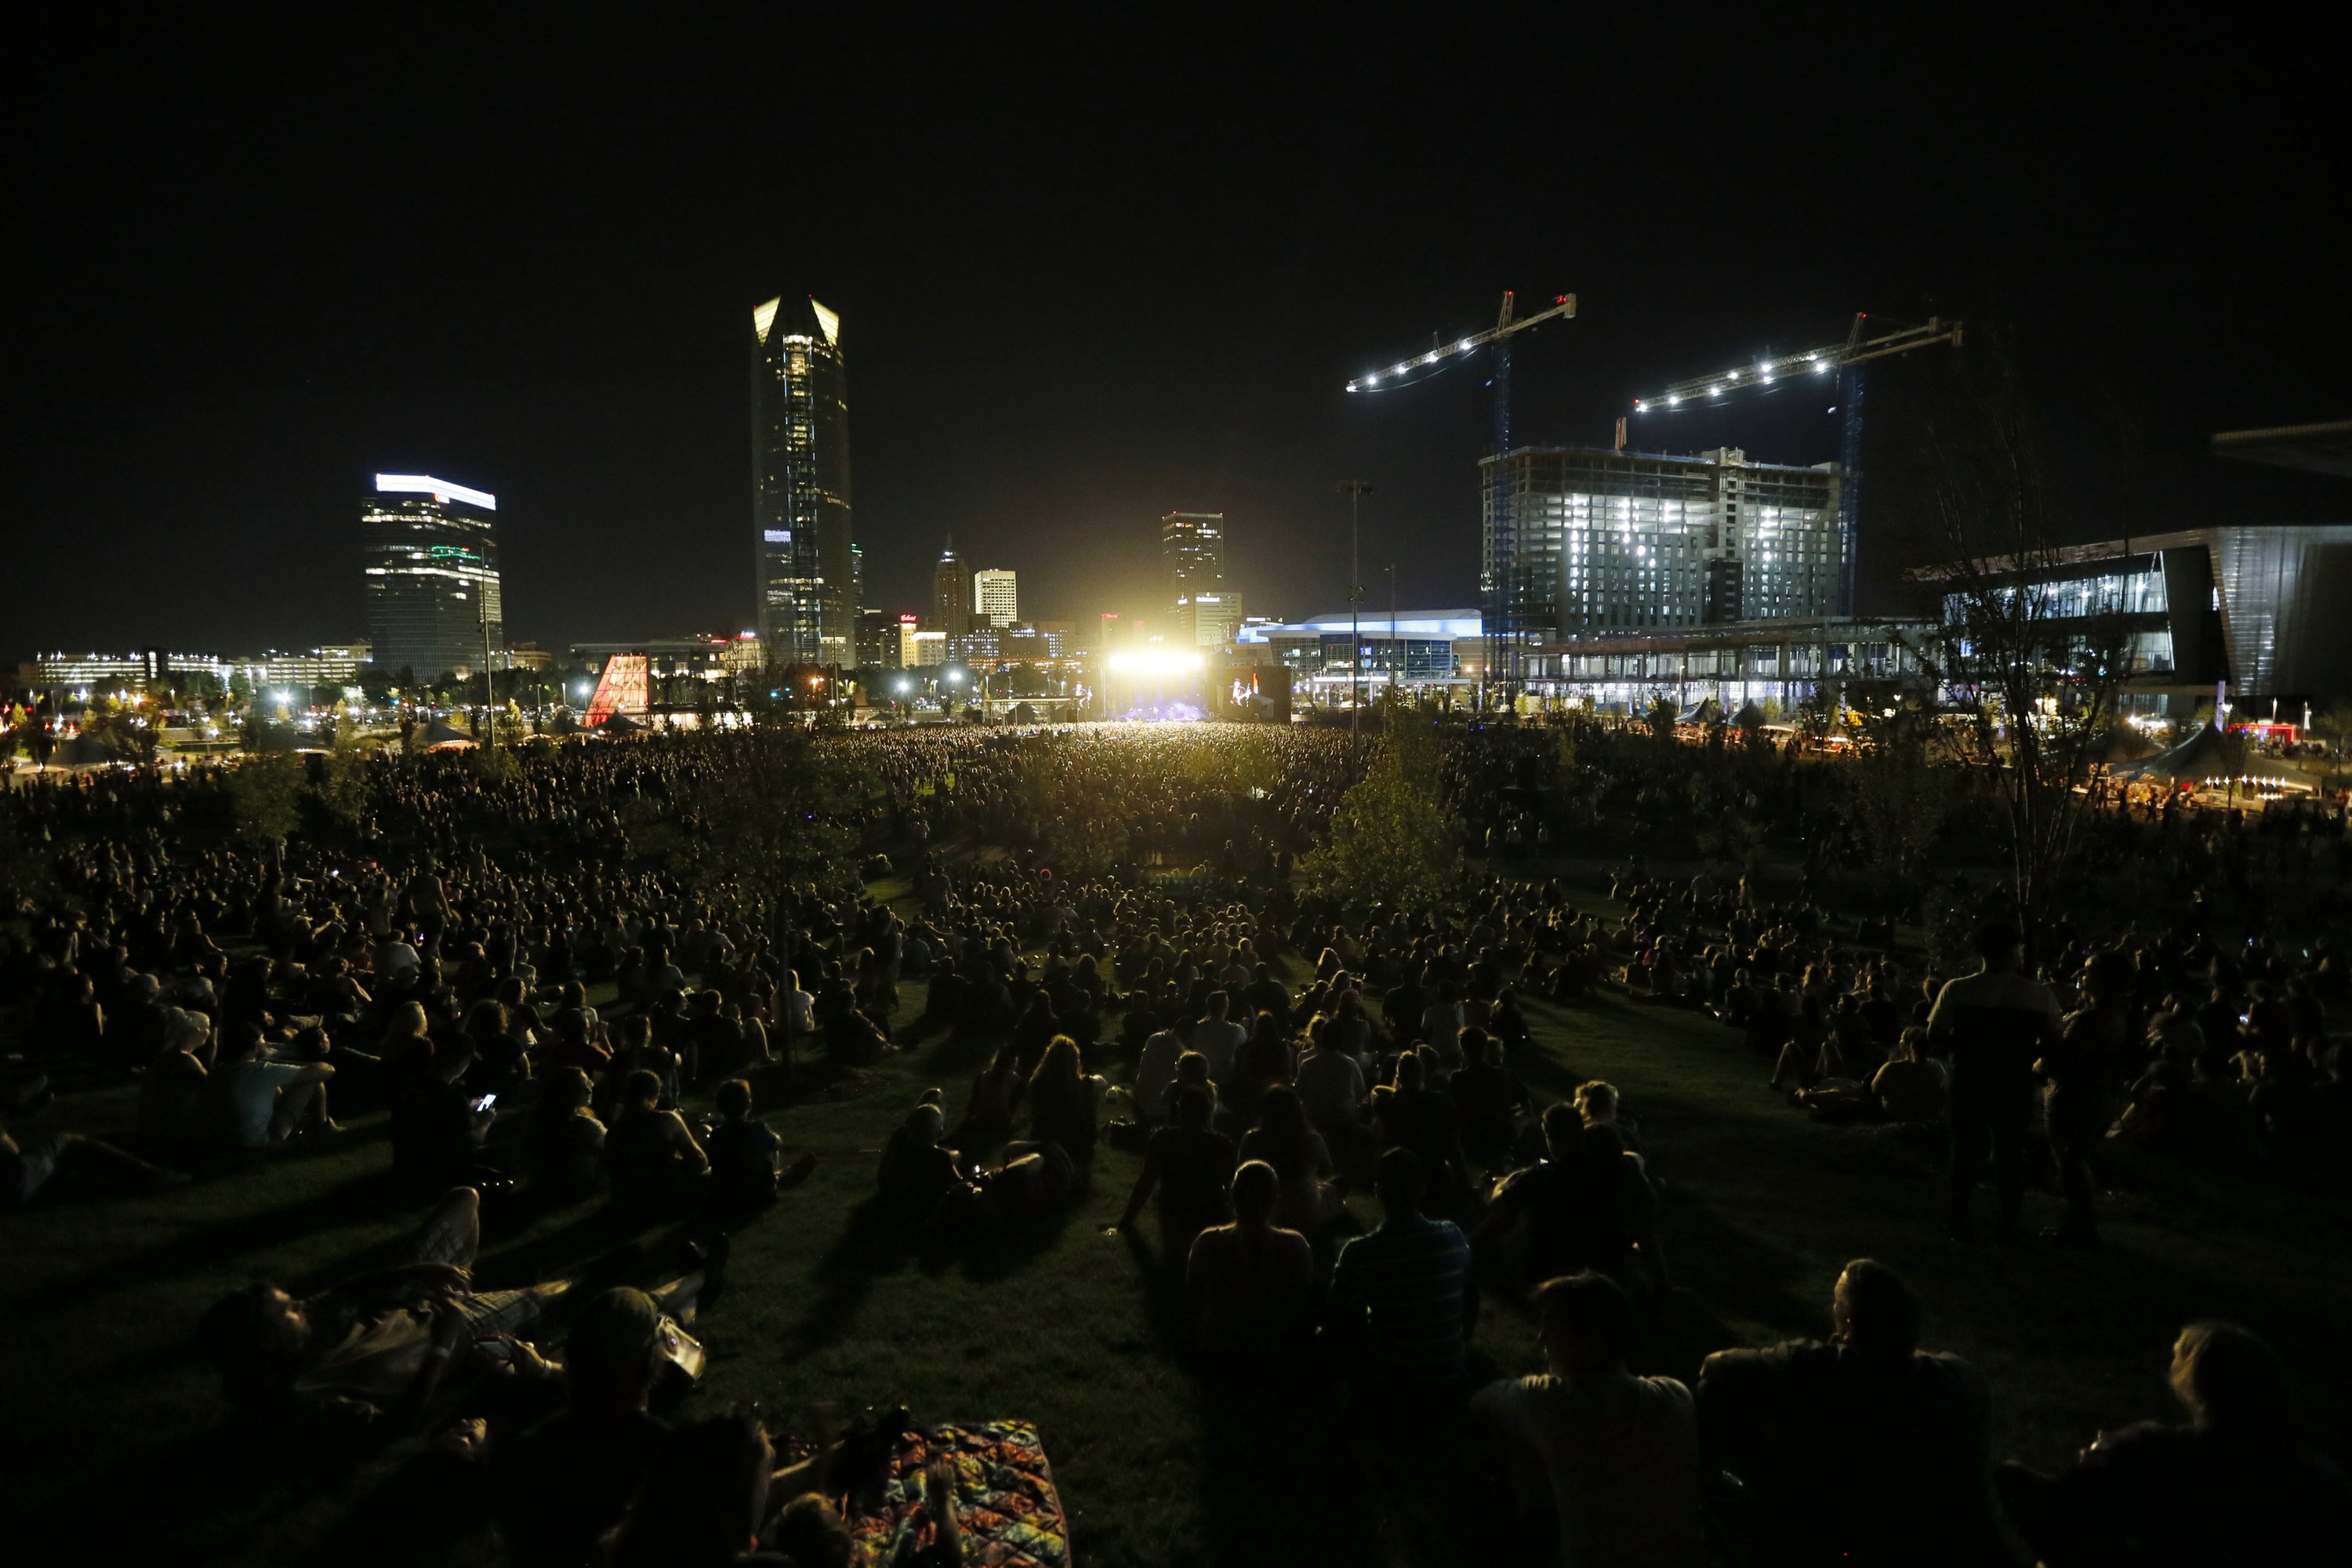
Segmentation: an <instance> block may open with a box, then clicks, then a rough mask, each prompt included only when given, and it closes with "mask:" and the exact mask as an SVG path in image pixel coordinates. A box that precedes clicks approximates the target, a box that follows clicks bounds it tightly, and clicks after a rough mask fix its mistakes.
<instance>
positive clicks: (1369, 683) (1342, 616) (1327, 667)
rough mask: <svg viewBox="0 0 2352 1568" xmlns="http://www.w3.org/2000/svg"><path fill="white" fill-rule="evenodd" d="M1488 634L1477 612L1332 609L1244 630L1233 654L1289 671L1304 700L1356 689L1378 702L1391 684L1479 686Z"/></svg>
mask: <svg viewBox="0 0 2352 1568" xmlns="http://www.w3.org/2000/svg"><path fill="white" fill-rule="evenodd" d="M1483 632H1484V627H1483V624H1482V622H1481V620H1480V617H1479V614H1478V612H1477V611H1476V610H1402V611H1398V612H1395V613H1393V614H1391V612H1389V611H1387V610H1385V609H1381V610H1369V611H1367V612H1365V613H1364V614H1362V615H1361V616H1353V617H1351V616H1349V613H1348V612H1347V611H1346V610H1334V611H1332V612H1330V613H1328V614H1327V615H1320V616H1308V617H1307V619H1305V620H1303V621H1296V622H1288V623H1283V624H1273V623H1265V622H1259V623H1254V624H1251V625H1248V626H1242V627H1240V628H1238V631H1237V633H1236V635H1235V637H1234V651H1235V652H1236V654H1238V655H1241V656H1244V657H1247V658H1251V659H1252V661H1253V662H1256V663H1261V664H1274V665H1279V666H1281V667H1282V668H1285V669H1286V670H1288V671H1290V673H1291V677H1292V687H1291V689H1292V690H1293V691H1295V692H1297V694H1298V695H1299V697H1300V698H1301V699H1302V700H1307V701H1311V702H1318V703H1326V702H1339V701H1342V700H1346V699H1347V698H1348V697H1349V695H1350V694H1351V693H1354V692H1358V691H1360V692H1361V693H1363V694H1364V696H1365V698H1366V700H1368V701H1369V700H1377V699H1378V698H1379V696H1380V694H1381V689H1382V688H1383V687H1387V686H1390V685H1396V686H1401V687H1413V688H1422V689H1426V688H1431V687H1444V686H1453V685H1460V684H1464V683H1471V684H1475V681H1476V679H1477V672H1478V670H1477V667H1478V659H1479V651H1480V647H1481V646H1482V638H1483ZM1351 649H1352V650H1353V651H1352V652H1351V651H1350V650H1351Z"/></svg>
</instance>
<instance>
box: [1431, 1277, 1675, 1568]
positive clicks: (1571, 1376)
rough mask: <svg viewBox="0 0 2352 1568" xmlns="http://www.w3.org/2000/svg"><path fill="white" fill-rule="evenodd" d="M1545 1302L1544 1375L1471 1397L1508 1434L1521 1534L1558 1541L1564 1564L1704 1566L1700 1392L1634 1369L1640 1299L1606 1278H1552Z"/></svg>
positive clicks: (1558, 1559) (1508, 1468)
mask: <svg viewBox="0 0 2352 1568" xmlns="http://www.w3.org/2000/svg"><path fill="white" fill-rule="evenodd" d="M1536 1306H1537V1310H1538V1314H1539V1315H1540V1320H1541V1327H1540V1328H1539V1329H1538V1331H1537V1332H1538V1337H1539V1338H1540V1339H1541V1341H1542V1342H1543V1349H1544V1371H1543V1372H1542V1373H1539V1374H1538V1375H1536V1376H1534V1377H1521V1378H1511V1379H1506V1380H1504V1381H1502V1382H1499V1383H1493V1384H1487V1385H1486V1387H1485V1388H1483V1389H1481V1390H1480V1391H1479V1392H1478V1393H1477V1394H1475V1395H1474V1396H1473V1397H1472V1399H1471V1401H1470V1413H1471V1416H1472V1418H1473V1420H1474V1421H1476V1422H1478V1423H1481V1424H1483V1425H1484V1426H1487V1427H1488V1428H1489V1429H1491V1430H1492V1431H1494V1432H1495V1433H1496V1435H1497V1436H1500V1438H1501V1439H1502V1443H1503V1450H1504V1456H1503V1457H1504V1468H1505V1472H1506V1474H1507V1476H1508V1478H1509V1480H1510V1489H1511V1495H1512V1498H1513V1500H1514V1502H1515V1504H1516V1508H1517V1514H1518V1516H1519V1527H1518V1532H1517V1533H1518V1534H1519V1536H1520V1537H1521V1539H1522V1540H1526V1541H1528V1542H1530V1544H1532V1543H1533V1542H1535V1541H1537V1540H1539V1539H1542V1538H1545V1537H1550V1538H1552V1539H1554V1540H1555V1541H1556V1542H1557V1545H1556V1546H1555V1548H1554V1550H1553V1551H1552V1552H1551V1553H1550V1558H1551V1561H1552V1562H1554V1563H1559V1564H1561V1565H1562V1568H1573V1565H1580V1564H1585V1563H1641V1564H1643V1565H1644V1568H1675V1565H1676V1564H1688V1565H1689V1568H1700V1565H1701V1564H1704V1563H1706V1562H1708V1561H1709V1559H1708V1555H1707V1550H1706V1530H1705V1525H1704V1521H1703V1514H1704V1510H1705V1506H1706V1494H1705V1492H1704V1490H1703V1489H1702V1486H1701V1482H1700V1469H1699V1445H1698V1425H1697V1421H1696V1417H1695V1416H1694V1415H1693V1413H1692V1403H1691V1394H1690V1390H1689V1389H1688V1388H1685V1386H1684V1385H1683V1384H1680V1383H1678V1382H1676V1381H1675V1379H1673V1378H1671V1377H1637V1376H1635V1375H1634V1374H1633V1372H1632V1371H1631V1370H1629V1367H1628V1362H1629V1360H1630V1359H1631V1357H1632V1354H1633V1347H1634V1341H1635V1339H1636V1337H1637V1336H1636V1333H1635V1329H1634V1321H1633V1303H1632V1302H1631V1301H1630V1300H1627V1299H1626V1296H1625V1292H1624V1290H1623V1289H1621V1288H1620V1287H1619V1285H1618V1283H1617V1281H1615V1280H1614V1279H1610V1278H1609V1277H1608V1276H1607V1275H1605V1274H1595V1273H1592V1272H1590V1271H1586V1272H1584V1273H1580V1274H1572V1275H1570V1276H1567V1277H1566V1278H1564V1279H1551V1280H1548V1281H1546V1282H1545V1283H1544V1284H1543V1285H1542V1286H1541V1287H1540V1288H1539V1289H1538V1290H1537V1291H1536ZM1547 1516H1549V1517H1547Z"/></svg>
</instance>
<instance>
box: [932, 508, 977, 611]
mask: <svg viewBox="0 0 2352 1568" xmlns="http://www.w3.org/2000/svg"><path fill="white" fill-rule="evenodd" d="M930 623H931V624H930V626H929V628H928V629H929V630H931V631H935V632H944V633H946V634H947V635H948V636H949V637H961V636H963V635H964V633H966V632H968V631H970V630H971V563H968V562H966V561H965V560H964V559H963V557H962V556H961V555H958V554H957V553H956V547H955V535H954V534H952V533H950V534H949V535H948V542H947V547H946V548H945V549H943V550H941V551H940V559H939V563H938V564H937V565H935V566H933V567H932V568H931V614H930Z"/></svg>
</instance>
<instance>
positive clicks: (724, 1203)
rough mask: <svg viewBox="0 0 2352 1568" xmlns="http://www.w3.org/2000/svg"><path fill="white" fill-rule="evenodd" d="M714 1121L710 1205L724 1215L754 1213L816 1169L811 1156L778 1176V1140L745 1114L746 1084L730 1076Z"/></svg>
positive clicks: (721, 1091) (764, 1125)
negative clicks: (715, 1122)
mask: <svg viewBox="0 0 2352 1568" xmlns="http://www.w3.org/2000/svg"><path fill="white" fill-rule="evenodd" d="M718 1105H719V1123H718V1125H717V1126H715V1127H713V1128H712V1129H711V1130H710V1132H709V1151H710V1201H711V1203H712V1204H713V1205H715V1206H717V1207H719V1208H720V1209H722V1210H724V1211H726V1212H728V1213H730V1214H744V1215H748V1214H754V1213H757V1212H758V1211H759V1210H761V1209H762V1208H765V1207H766V1206H767V1205H770V1204H772V1203H773V1202H775V1201H776V1194H778V1193H780V1192H783V1191H785V1190H787V1189H789V1188H792V1187H796V1186H798V1185H799V1184H801V1183H803V1181H806V1180H807V1179H808V1174H809V1173H810V1172H812V1171H814V1170H815V1169H816V1156H815V1155H814V1154H803V1155H802V1156H801V1157H800V1158H799V1159H798V1160H795V1161H794V1162H793V1167H792V1169H791V1170H789V1171H786V1172H783V1173H782V1174H781V1175H780V1174H778V1172H777V1165H778V1162H779V1161H780V1159H781V1158H782V1152H783V1140H782V1139H781V1138H779V1137H777V1136H776V1130H775V1129H774V1128H772V1127H771V1126H769V1125H768V1124H767V1123H766V1122H764V1121H761V1120H760V1119H759V1118H757V1117H755V1116H753V1115H752V1114H751V1084H750V1083H749V1082H747V1081H746V1080H744V1079H740V1078H730V1079H728V1080H727V1081H726V1082H725V1083H722V1084H720V1085H719V1094H718Z"/></svg>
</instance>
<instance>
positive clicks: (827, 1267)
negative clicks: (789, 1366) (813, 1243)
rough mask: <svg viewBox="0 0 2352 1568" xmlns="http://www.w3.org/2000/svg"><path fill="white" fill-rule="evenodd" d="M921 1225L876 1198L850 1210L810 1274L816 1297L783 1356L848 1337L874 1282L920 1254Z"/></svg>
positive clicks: (789, 1335)
mask: <svg viewBox="0 0 2352 1568" xmlns="http://www.w3.org/2000/svg"><path fill="white" fill-rule="evenodd" d="M921 1239H922V1238H921V1226H920V1225H919V1223H918V1222H917V1221H915V1220H914V1219H912V1218H911V1217H910V1216H909V1215H908V1214H907V1213H906V1211H905V1210H903V1209H902V1208H900V1207H898V1205H895V1204H891V1203H889V1202H887V1201H886V1200H884V1199H883V1198H882V1197H880V1196H879V1195H877V1196H874V1197H869V1198H867V1199H866V1201H865V1202H863V1203H861V1204H859V1205H857V1206H856V1208H854V1209H852V1210H850V1211H849V1221H848V1223H847V1224H846V1225H845V1226H842V1228H841V1234H840V1235H838V1236H836V1237H834V1240H833V1245H832V1246H830V1247H826V1248H825V1249H824V1253H823V1255H822V1256H820V1257H819V1258H817V1260H816V1267H815V1268H814V1269H813V1270H811V1278H812V1280H813V1282H814V1284H815V1286H816V1291H815V1293H814V1295H813V1296H812V1297H811V1298H810V1299H809V1301H808V1305H807V1306H806V1307H805V1308H803V1310H802V1312H801V1315H800V1316H799V1317H798V1318H797V1319H795V1320H794V1321H793V1324H792V1326H791V1327H790V1328H788V1329H786V1330H785V1331H784V1342H785V1345H786V1347H787V1349H788V1352H789V1353H790V1354H792V1355H793V1356H795V1357H798V1356H805V1355H808V1354H810V1353H811V1352H814V1351H818V1350H821V1349H823V1348H824V1347H825V1346H827V1345H830V1344H833V1343H835V1342H838V1341H840V1340H841V1339H843V1338H845V1337H846V1336H847V1334H848V1333H849V1331H850V1329H851V1328H852V1327H853V1326H854V1325H855V1324H856V1321H857V1314H858V1312H859V1310H860V1309H862V1308H863V1307H864V1306H865V1304H866V1295H867V1294H868V1293H869V1292H870V1291H871V1290H872V1289H873V1288H874V1281H875V1280H877V1279H880V1278H882V1277H883V1276H884V1275H887V1274H896V1273H898V1272H899V1271H900V1270H901V1269H903V1268H906V1267H907V1266H908V1263H910V1262H911V1261H913V1260H914V1259H915V1258H917V1256H918V1255H919V1250H920V1242H921Z"/></svg>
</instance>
